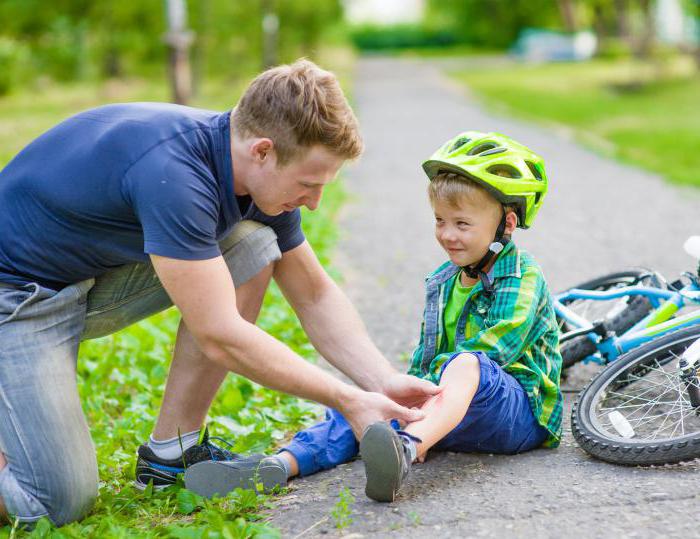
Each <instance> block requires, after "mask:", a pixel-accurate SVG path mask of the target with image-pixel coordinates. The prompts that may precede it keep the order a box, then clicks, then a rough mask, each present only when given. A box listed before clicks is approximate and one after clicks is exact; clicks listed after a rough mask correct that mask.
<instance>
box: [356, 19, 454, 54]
mask: <svg viewBox="0 0 700 539" xmlns="http://www.w3.org/2000/svg"><path fill="white" fill-rule="evenodd" d="M350 36H351V39H352V41H353V43H354V45H355V46H356V47H357V48H358V49H360V50H366V51H372V50H390V49H407V48H419V47H448V46H450V45H454V44H455V43H457V39H456V37H455V36H454V34H453V33H452V32H450V31H449V30H433V29H430V28H427V27H424V26H420V25H412V24H399V25H395V26H376V25H363V26H358V27H356V28H354V29H352V30H351V33H350Z"/></svg>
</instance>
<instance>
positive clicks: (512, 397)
mask: <svg viewBox="0 0 700 539" xmlns="http://www.w3.org/2000/svg"><path fill="white" fill-rule="evenodd" d="M475 355H476V356H477V357H478V358H479V387H478V388H477V390H476V394H475V395H474V398H473V399H472V402H471V404H470V405H469V410H467V413H466V415H465V416H464V418H463V419H462V421H460V423H459V425H457V426H456V427H455V428H454V429H453V430H452V431H451V432H450V433H449V434H447V436H445V437H444V438H443V439H442V440H440V441H439V442H438V443H437V444H436V445H435V449H439V450H442V451H456V452H464V453H503V454H514V453H521V452H523V451H529V450H530V449H535V448H536V447H539V446H540V445H542V443H543V442H544V441H545V440H546V439H547V436H548V432H547V429H545V428H544V427H542V426H541V425H540V424H539V422H538V421H537V420H536V419H535V416H534V415H533V413H532V408H531V407H530V404H529V402H528V398H527V393H525V390H524V389H523V386H521V385H520V384H519V383H518V381H517V380H516V379H515V378H513V377H512V376H511V375H510V374H508V373H507V372H505V371H504V370H503V369H502V368H501V367H499V366H498V364H497V363H496V362H495V361H492V360H491V359H489V358H488V356H486V354H484V353H483V352H476V353H475ZM455 357H456V356H453V358H452V359H451V360H450V361H454V359H455ZM448 363H449V362H446V363H445V365H444V366H443V373H444V369H445V368H446V366H447V364H448Z"/></svg>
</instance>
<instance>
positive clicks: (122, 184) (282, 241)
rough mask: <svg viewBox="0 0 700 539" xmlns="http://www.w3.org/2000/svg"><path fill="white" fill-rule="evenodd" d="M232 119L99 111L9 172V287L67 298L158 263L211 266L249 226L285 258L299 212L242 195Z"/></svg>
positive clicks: (114, 108) (0, 275)
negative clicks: (128, 267)
mask: <svg viewBox="0 0 700 539" xmlns="http://www.w3.org/2000/svg"><path fill="white" fill-rule="evenodd" d="M230 137H231V135H230V112H225V113H223V114H222V113H217V112H212V111H207V110H200V109H193V108H189V107H182V106H178V105H169V104H160V103H133V104H119V105H108V106H104V107H99V108H96V109H91V110H87V111H85V112H82V113H80V114H78V115H76V116H73V117H71V118H69V119H67V120H65V121H64V122H62V123H60V124H58V125H57V126H56V127H54V128H53V129H51V130H49V131H47V132H46V133H44V134H43V135H41V136H40V137H39V138H37V139H36V140H34V141H33V142H32V143H31V144H29V145H28V146H27V147H26V148H24V150H22V151H21V152H20V153H19V154H18V155H17V156H16V157H15V158H14V159H13V160H12V161H10V163H9V164H8V165H7V166H6V167H5V168H4V169H3V170H2V171H0V282H5V283H10V284H15V285H23V284H26V283H29V282H38V283H40V284H42V285H44V286H48V287H49V288H54V289H60V288H62V287H64V286H66V285H68V284H72V283H76V282H78V281H81V280H84V279H88V278H90V277H95V276H98V275H100V274H102V273H104V272H106V271H108V270H109V269H110V268H114V267H116V266H121V265H124V264H128V263H132V262H142V261H145V260H147V259H148V254H154V255H160V256H165V257H170V258H177V259H182V260H204V259H208V258H213V257H216V256H218V255H219V254H220V251H219V247H218V243H217V242H218V240H221V239H222V238H223V237H224V236H225V235H226V234H227V233H228V232H229V231H230V230H231V228H232V227H233V226H234V225H235V224H236V223H237V222H239V221H240V220H242V219H254V220H256V221H260V222H262V223H265V224H267V225H269V226H271V227H272V228H273V230H274V231H275V232H276V233H277V237H278V242H279V246H280V249H281V250H282V252H285V251H288V250H290V249H293V248H294V247H296V246H298V245H300V244H301V243H302V242H303V241H304V235H303V233H302V231H301V226H300V224H301V217H300V213H299V210H298V209H297V210H295V211H292V212H286V213H282V214H281V215H278V216H275V217H271V216H268V215H265V214H264V213H262V212H261V211H260V210H259V209H258V208H257V207H255V205H254V204H253V203H252V202H251V199H250V197H248V196H245V197H237V196H235V194H234V191H233V182H234V178H233V168H232V163H231V138H230Z"/></svg>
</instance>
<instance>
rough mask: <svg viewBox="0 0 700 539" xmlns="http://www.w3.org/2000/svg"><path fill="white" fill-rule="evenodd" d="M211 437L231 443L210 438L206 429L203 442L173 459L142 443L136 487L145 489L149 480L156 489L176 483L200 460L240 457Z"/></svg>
mask: <svg viewBox="0 0 700 539" xmlns="http://www.w3.org/2000/svg"><path fill="white" fill-rule="evenodd" d="M210 439H211V440H220V441H222V442H224V443H225V444H227V445H231V444H229V443H228V442H227V441H226V440H222V439H221V438H209V432H208V431H205V432H204V437H203V439H202V442H201V443H199V444H197V445H193V446H192V447H190V448H189V449H186V450H185V452H184V453H183V454H182V456H180V457H178V458H176V459H172V460H166V459H161V458H159V457H158V456H156V454H155V453H154V452H153V450H152V449H151V448H150V447H148V445H147V444H144V445H142V446H141V447H139V450H138V460H137V461H136V480H135V481H134V484H135V486H136V488H137V489H139V490H143V489H145V488H146V487H147V486H148V483H149V482H151V481H153V488H154V489H158V490H159V489H163V488H165V487H169V486H170V485H174V484H175V481H176V480H177V476H178V474H181V473H184V472H185V469H186V468H189V467H190V466H193V465H195V464H197V463H198V462H206V461H230V460H234V459H238V458H240V455H237V454H235V453H232V452H231V451H227V450H226V449H221V448H220V447H217V446H215V445H214V444H212V443H211V442H210Z"/></svg>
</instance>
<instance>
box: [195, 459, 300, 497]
mask: <svg viewBox="0 0 700 539" xmlns="http://www.w3.org/2000/svg"><path fill="white" fill-rule="evenodd" d="M261 484H262V491H263V492H264V493H268V492H270V491H272V490H273V489H274V488H275V487H284V486H286V484H287V473H286V471H285V469H284V468H283V467H282V466H281V465H277V464H275V463H269V462H265V460H264V459H263V460H258V461H246V460H245V459H243V460H240V461H228V462H217V461H206V462H199V463H197V464H195V465H193V466H190V467H189V468H187V470H185V488H187V490H191V491H192V492H195V493H196V494H199V495H200V496H204V497H205V498H211V497H212V496H214V495H218V496H225V495H226V494H228V493H229V492H231V491H232V490H234V489H236V488H242V489H246V490H255V491H256V492H257V491H258V490H259V489H258V487H259V486H260V485H261Z"/></svg>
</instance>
